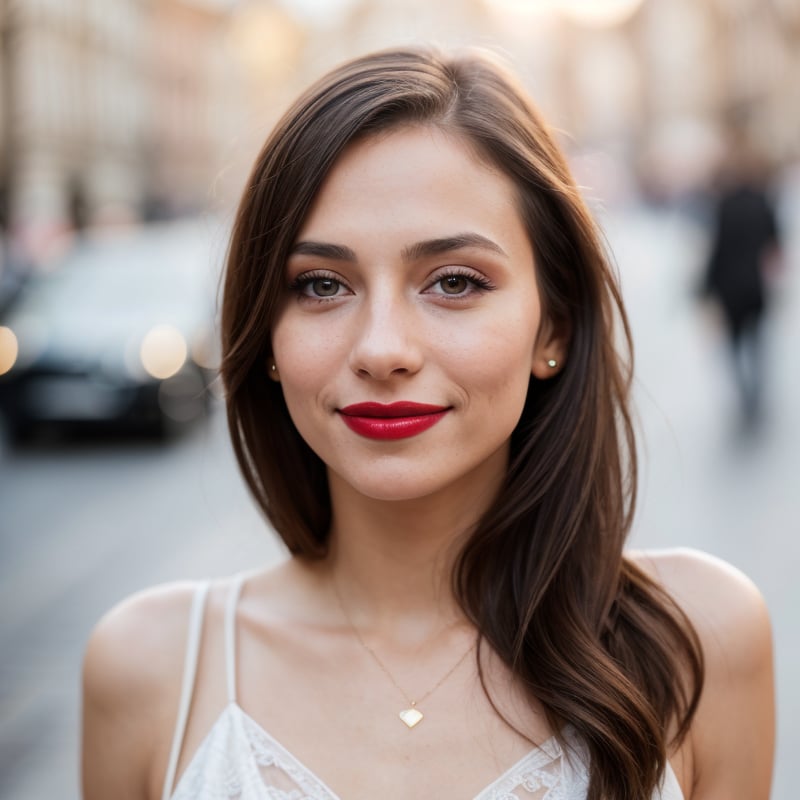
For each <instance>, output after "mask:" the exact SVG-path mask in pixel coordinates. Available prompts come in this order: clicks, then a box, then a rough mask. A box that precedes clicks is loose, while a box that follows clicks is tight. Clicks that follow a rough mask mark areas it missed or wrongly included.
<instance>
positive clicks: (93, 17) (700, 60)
mask: <svg viewBox="0 0 800 800" xmlns="http://www.w3.org/2000/svg"><path fill="white" fill-rule="evenodd" d="M430 41H434V42H437V43H441V44H444V45H465V44H466V45H478V46H483V47H488V48H491V49H493V50H495V51H498V52H499V53H501V54H502V55H503V56H505V57H506V58H507V59H508V60H509V61H510V62H511V63H512V65H513V66H514V68H515V69H516V70H517V72H518V73H519V74H520V75H521V77H522V79H523V80H524V82H525V83H526V84H527V86H528V88H529V89H530V91H531V93H532V95H533V97H534V98H535V99H536V101H537V103H538V104H539V106H540V107H541V109H542V111H543V112H544V114H545V115H546V117H547V118H548V119H549V120H550V121H551V122H552V124H553V126H554V127H555V128H556V129H557V131H558V135H559V137H560V139H561V142H562V144H563V146H564V148H565V149H566V151H567V153H568V155H569V159H570V161H571V164H572V167H573V169H574V172H575V174H576V176H577V178H578V181H579V183H580V184H581V185H582V186H583V187H584V191H585V193H586V196H587V199H588V201H589V202H590V204H591V206H592V208H593V210H594V211H595V213H596V215H597V217H598V219H599V221H600V223H601V224H602V226H603V228H604V230H605V233H606V236H607V238H608V241H609V246H610V248H611V250H612V252H613V254H614V259H615V261H616V263H617V265H618V268H619V272H620V276H621V281H622V287H623V294H624V296H625V299H626V302H627V305H628V310H629V313H630V317H631V323H632V327H633V335H634V340H635V344H636V375H637V380H636V389H635V392H636V402H637V409H638V415H639V427H640V431H641V439H640V458H641V464H642V482H641V490H640V503H639V512H638V515H637V518H636V524H635V530H634V533H633V544H634V545H635V546H641V547H644V546H647V547H670V546H691V547H697V548H701V549H703V550H706V551H709V552H711V553H714V554H716V555H718V556H720V557H722V558H725V559H726V560H728V561H730V562H731V563H733V564H734V565H736V566H737V567H739V568H740V569H742V570H744V571H745V572H746V573H747V574H749V575H750V576H751V577H752V578H753V579H754V580H755V581H756V583H757V584H758V585H759V586H760V588H761V589H762V591H763V592H764V594H765V596H766V598H767V602H768V604H769V606H770V608H771V612H772V617H773V624H774V632H775V644H776V658H777V665H776V669H777V679H778V713H779V735H778V752H777V762H776V775H775V783H774V791H773V798H774V799H775V800H793V798H795V797H796V796H797V790H796V780H795V779H794V777H793V774H792V765H793V756H794V754H796V753H797V752H798V750H800V722H798V720H800V688H798V682H797V675H800V624H799V623H800V581H798V569H799V568H800V522H799V521H798V520H800V483H799V482H798V480H799V476H800V456H798V453H800V417H799V415H800V359H798V356H797V353H798V350H800V4H798V2H797V0H458V1H457V0H440V2H437V3H431V2H423V1H422V0H240V2H236V1H235V0H230V1H227V2H226V0H0V428H1V430H2V435H0V442H2V443H1V444H0V797H3V798H15V799H17V800H44V798H53V797H59V798H67V800H70V799H71V798H77V797H78V796H79V789H78V762H77V750H78V738H79V710H78V702H79V674H80V660H81V655H82V650H83V647H84V644H85V641H86V637H87V636H88V633H89V631H90V629H91V626H92V625H93V624H94V622H95V621H96V620H97V618H98V617H99V616H100V615H101V614H102V613H103V612H104V611H105V610H106V609H107V608H108V607H109V606H111V605H112V604H113V603H115V602H116V601H118V600H119V599H121V598H122V597H123V596H125V595H126V594H128V593H130V592H132V591H135V590H137V589H140V588H142V587H144V586H147V585H149V584H152V583H155V582H159V581H164V580H173V579H183V578H197V577H207V576H214V575H222V574H226V573H229V572H232V571H235V570H238V569H242V568H245V567H249V566H252V565H253V564H256V563H260V562H262V561H271V560H275V559H277V558H280V557H281V555H282V550H281V547H280V546H279V545H278V544H277V542H276V538H275V536H274V535H273V534H272V533H270V532H269V531H268V530H267V528H266V526H265V524H264V523H263V522H262V521H261V520H260V518H259V516H258V514H257V513H256V512H255V511H254V509H253V505H252V503H251V501H250V500H249V498H248V497H247V495H246V493H245V491H244V489H243V488H242V486H241V481H240V479H239V476H238V474H237V472H236V469H235V465H234V461H233V458H232V455H231V451H230V447H229V445H228V442H227V438H226V431H225V421H224V414H223V413H222V409H221V405H220V401H219V392H218V386H217V383H216V381H215V375H214V369H215V366H216V364H217V359H218V344H217V341H216V328H215V322H216V317H217V289H218V280H219V275H220V270H221V264H222V261H223V259H224V253H225V247H226V236H227V231H228V229H229V225H230V221H231V219H232V217H233V213H234V209H235V204H236V201H237V199H238V194H239V193H240V191H241V189H242V186H243V183H244V181H245V179H246V175H247V172H248V170H249V168H250V165H251V164H252V162H253V160H254V158H255V155H256V153H257V151H258V148H259V147H260V145H261V143H262V142H263V140H264V138H265V136H266V134H267V132H268V131H269V129H270V126H271V125H272V124H273V123H274V121H275V120H276V118H277V116H278V115H279V114H280V113H281V112H282V111H283V109H284V108H285V107H286V105H287V103H288V102H289V101H290V100H291V99H292V98H293V96H294V95H295V94H296V93H297V92H298V91H299V90H300V89H301V88H303V87H304V86H305V85H307V84H308V83H309V82H310V81H311V80H312V79H313V78H315V77H317V76H318V75H319V74H320V73H322V72H323V71H324V70H325V69H326V68H328V67H330V66H332V65H333V64H335V63H337V62H339V61H341V60H343V59H345V58H347V57H350V56H352V55H356V54H360V53H363V52H366V51H369V50H373V49H377V48H380V47H384V46H389V45H395V44H402V43H407V42H430ZM731 702H736V698H731Z"/></svg>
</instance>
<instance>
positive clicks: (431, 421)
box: [339, 400, 450, 439]
mask: <svg viewBox="0 0 800 800" xmlns="http://www.w3.org/2000/svg"><path fill="white" fill-rule="evenodd" d="M449 410H450V409H449V407H447V406H432V405H429V404H428V403H411V402H408V401H406V400H401V401H399V402H397V403H389V404H388V405H384V404H382V403H353V405H350V406H345V407H344V408H340V409H339V414H341V417H342V420H344V423H345V425H347V427H348V428H350V430H352V431H355V432H356V433H357V434H359V435H360V436H366V437H367V438H368V439H406V438H408V437H410V436H416V435H417V434H419V433H422V432H423V431H426V430H428V428H432V427H433V426H434V425H435V424H436V423H437V422H438V421H439V420H440V419H441V418H442V417H443V416H444V415H445V414H446V413H447V412H448V411H449Z"/></svg>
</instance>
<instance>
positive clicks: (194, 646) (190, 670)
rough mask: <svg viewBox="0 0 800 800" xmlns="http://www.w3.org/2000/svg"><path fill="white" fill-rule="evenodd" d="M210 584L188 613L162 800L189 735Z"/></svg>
mask: <svg viewBox="0 0 800 800" xmlns="http://www.w3.org/2000/svg"><path fill="white" fill-rule="evenodd" d="M209 586H210V584H209V582H208V581H205V582H204V583H201V584H199V585H198V587H197V588H196V589H195V592H194V597H193V599H192V609H191V611H190V613H189V635H188V637H187V639H186V657H185V658H184V662H183V685H182V687H181V700H180V705H179V706H178V718H177V720H176V723H175V733H174V734H173V737H172V748H171V750H170V753H169V763H168V765H167V774H166V775H165V776H164V789H163V791H162V793H161V798H162V800H169V797H170V795H171V794H172V790H173V788H174V786H173V784H174V783H175V772H176V770H177V769H178V759H179V758H180V754H181V748H182V747H183V737H184V734H185V733H186V722H187V720H188V719H189V708H190V706H191V704H192V694H193V693H194V680H195V676H196V675H197V660H198V656H199V654H200V639H201V636H202V632H203V616H204V612H205V607H206V597H207V595H208V588H209Z"/></svg>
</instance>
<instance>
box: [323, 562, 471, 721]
mask: <svg viewBox="0 0 800 800" xmlns="http://www.w3.org/2000/svg"><path fill="white" fill-rule="evenodd" d="M331 583H332V584H333V591H334V592H335V594H336V599H337V600H338V601H339V608H341V610H342V614H343V615H344V618H345V619H346V620H347V624H348V625H349V626H350V629H351V630H352V631H353V633H354V634H355V637H356V639H357V640H358V643H359V644H360V645H361V646H362V647H363V648H364V649H365V650H366V651H367V652H368V653H369V654H370V655H371V656H372V658H373V660H374V661H375V663H376V664H377V665H378V666H379V667H380V668H381V671H382V672H383V673H384V675H386V677H387V678H388V679H389V680H390V681H391V682H392V686H394V688H395V689H397V691H398V692H400V694H401V695H403V699H404V700H405V701H406V704H407V706H408V707H407V708H404V709H402V710H401V711H400V713H399V714H398V715H397V716H399V717H400V719H401V720H402V721H403V723H404V724H405V725H406V727H407V728H413V727H414V726H415V725H417V724H419V723H420V722H422V720H423V719H424V717H425V715H424V714H423V713H422V712H421V711H420V710H419V708H418V707H417V706H418V704H419V703H423V702H425V700H427V699H428V698H429V697H430V696H431V695H432V694H433V693H434V692H435V691H436V690H437V689H438V688H439V687H440V686H441V685H442V684H443V683H444V682H445V681H446V680H447V679H448V678H449V677H450V676H451V675H452V674H453V673H454V672H455V671H456V670H457V669H458V668H459V667H460V666H461V664H462V663H463V661H464V659H465V658H466V657H467V656H468V655H469V654H470V653H471V652H472V650H473V648H474V647H475V644H474V643H473V644H471V645H470V646H469V648H468V649H467V651H466V652H465V653H464V655H462V656H461V658H459V659H458V661H456V663H455V664H453V666H452V667H450V669H449V670H447V672H445V674H444V675H442V677H441V678H439V680H438V681H437V683H436V684H435V685H434V686H433V687H432V688H430V689H428V691H427V692H425V694H423V695H422V697H420V698H419V700H412V699H411V698H410V697H409V696H408V695H407V694H406V692H405V691H404V690H403V688H402V686H400V684H399V683H398V682H397V681H396V680H395V677H394V675H392V673H391V671H390V670H389V668H388V667H387V666H386V664H384V663H383V661H381V659H380V657H379V656H378V654H377V653H376V652H375V651H374V650H373V649H372V648H371V647H370V646H369V645H368V644H367V643H366V642H365V641H364V640H363V639H362V638H361V634H360V633H359V632H358V628H356V626H355V624H354V623H353V620H352V619H350V615H349V614H348V613H347V610H346V609H345V607H344V603H343V602H342V596H341V595H340V594H339V587H338V586H337V585H336V581H335V580H333V578H331Z"/></svg>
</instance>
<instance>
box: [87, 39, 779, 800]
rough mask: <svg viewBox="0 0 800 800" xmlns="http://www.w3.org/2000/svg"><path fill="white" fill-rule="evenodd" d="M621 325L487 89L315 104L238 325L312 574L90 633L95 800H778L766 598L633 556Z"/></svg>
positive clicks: (240, 249) (597, 265)
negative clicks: (617, 342)
mask: <svg viewBox="0 0 800 800" xmlns="http://www.w3.org/2000/svg"><path fill="white" fill-rule="evenodd" d="M614 312H616V313H617V315H618V317H617V318H618V319H620V320H621V321H622V326H621V330H622V331H623V332H624V333H625V334H626V337H627V327H626V326H625V322H624V314H623V312H622V308H621V306H620V298H619V294H618V290H617V288H616V285H615V283H614V280H613V277H612V274H611V272H610V271H609V267H608V264H607V262H606V260H605V258H604V255H603V252H602V249H601V247H600V244H599V242H598V234H597V231H596V229H595V227H594V225H593V223H592V222H591V219H590V217H589V215H588V214H587V211H586V209H585V207H584V205H583V203H582V201H581V198H580V195H579V192H578V191H577V189H576V187H575V184H574V183H573V181H572V179H571V178H570V176H569V173H568V171H567V168H566V166H565V163H564V160H563V158H562V156H561V155H560V153H559V151H558V149H557V147H556V145H555V144H554V142H553V139H552V138H551V136H550V134H549V133H548V131H547V129H546V128H545V126H544V125H543V123H542V122H541V120H540V119H539V117H538V116H537V114H536V113H535V111H534V110H533V109H532V107H531V105H530V102H529V101H528V100H527V98H526V97H525V95H524V94H523V92H522V91H521V90H520V89H519V87H518V86H517V85H516V84H515V83H514V81H513V80H512V79H511V78H510V77H509V76H507V75H506V74H505V72H504V71H503V70H502V69H501V68H499V67H498V66H497V65H495V64H494V63H493V62H492V61H491V60H490V59H489V58H487V57H485V56H481V55H475V54H471V55H470V54H468V55H463V56H453V57H451V56H447V55H442V54H438V53H434V52H427V51H416V50H410V51H401V52H386V53H380V54H377V55H372V56H367V57H365V58H362V59H358V60H356V61H353V62H352V63H349V64H346V65H344V66H342V67H340V68H339V69H337V70H335V71H333V72H332V73H331V74H330V75H328V76H327V77H325V78H323V79H322V80H321V81H320V82H319V83H318V84H316V85H315V86H313V87H312V88H311V89H310V90H309V91H308V92H307V93H306V94H305V95H303V96H302V97H301V98H300V99H299V100H298V101H297V103H296V104H295V106H294V107H293V108H292V109H290V110H289V111H288V113H287V114H286V115H285V116H284V118H283V120H282V121H281V122H280V123H279V124H278V126H277V128H276V130H275V131H274V132H273V134H272V135H271V137H270V138H269V140H268V141H267V143H266V145H265V147H264V149H263V151H262V153H261V154H260V155H259V157H258V160H257V162H256V165H255V169H254V171H253V174H252V176H251V178H250V180H249V182H248V185H247V189H246V191H245V194H244V198H243V200H242V203H241V206H240V209H239V213H238V216H237V219H236V223H235V228H234V232H233V238H232V242H231V247H230V254H229V259H228V268H227V277H226V285H225V299H224V307H223V345H224V361H223V367H222V373H223V379H224V381H225V386H226V390H227V407H228V419H229V424H230V430H231V434H232V438H233V443H234V447H235V449H236V453H237V456H238V458H239V463H240V465H241V468H242V470H243V473H244V475H245V478H246V479H247V482H248V484H249V486H250V488H251V490H252V492H253V494H254V496H255V498H256V500H257V502H258V503H259V505H260V506H261V508H262V509H263V510H264V512H265V514H266V515H267V517H268V518H269V520H270V521H271V522H272V524H273V525H274V527H275V528H276V530H277V531H278V532H279V533H280V535H281V536H282V537H283V539H284V541H285V542H286V544H287V546H288V548H289V550H290V552H291V554H292V557H291V558H290V559H289V560H288V561H287V562H286V563H284V564H282V565H280V566H279V567H277V568H276V569H272V570H268V571H256V572H253V573H251V574H248V575H247V576H245V577H238V578H235V579H233V580H230V581H217V582H214V583H213V584H212V585H211V587H210V589H208V591H207V593H206V588H207V587H205V586H200V587H195V586H191V585H184V584H180V585H173V586H168V587H165V588H160V589H156V590H152V591H150V592H147V593H144V594H142V595H139V596H137V597H135V598H133V599H131V600H129V601H127V602H125V603H123V604H122V605H121V606H120V607H119V608H117V609H116V610H115V611H113V612H112V613H111V614H110V615H108V616H107V617H106V618H105V619H104V620H103V621H102V622H101V623H100V625H99V626H98V628H97V630H96V631H95V633H94V634H93V637H92V640H91V642H90V644H89V648H88V653H87V657H86V663H85V711H84V750H83V768H84V776H83V782H84V791H85V797H86V798H87V800H94V798H101V797H102V798H107V797H114V798H118V799H119V798H137V799H138V798H158V797H164V798H169V797H173V798H176V800H177V799H181V800H183V798H196V797H202V798H229V797H230V798H234V797H235V798H247V799H248V800H249V798H267V797H268V798H283V799H286V798H293V799H294V798H314V800H335V798H337V797H339V798H347V800H351V798H352V799H354V800H355V799H356V798H378V797H379V798H390V799H391V798H429V797H437V798H442V797H447V798H467V797H476V798H480V800H489V798H503V800H510V799H511V798H518V799H520V800H521V799H522V798H526V799H527V800H543V799H544V798H549V799H550V800H553V798H591V800H599V798H604V800H606V799H608V800H623V799H624V800H634V799H635V800H642V799H643V798H660V799H661V800H678V798H684V800H690V799H691V800H703V799H704V798H706V799H708V800H710V798H726V800H735V798H741V800H745V798H746V799H747V800H756V799H757V798H767V796H768V792H769V781H770V770H771V760H772V728H773V719H772V683H771V680H772V678H771V674H772V669H771V646H770V634H769V623H768V620H767V616H766V612H765V610H764V606H763V603H762V601H761V598H760V596H759V594H758V592H757V591H756V589H755V588H754V587H753V586H752V585H751V584H750V583H749V582H748V581H747V579H745V578H744V577H743V576H742V575H740V574H739V573H738V572H736V571H734V570H733V569H731V568H730V567H728V566H726V565H724V564H721V563H720V562H717V561H715V560H713V559H711V558H708V557H704V556H701V555H698V554H694V553H688V552H671V553H662V554H638V555H636V554H626V555H623V552H622V550H623V544H624V540H625V536H626V533H627V531H628V529H629V526H630V521H631V513H632V500H633V497H634V494H635V474H636V473H635V454H634V452H633V440H632V432H631V425H630V419H629V416H628V411H627V397H628V385H629V380H630V376H629V372H628V370H627V369H626V368H625V366H624V365H623V362H622V361H621V359H620V358H619V357H618V356H617V354H616V352H615V350H614V347H613V343H612V330H613V328H614V325H615V316H614ZM187 626H188V630H189V633H188V635H187ZM704 673H705V679H704V677H703V676H704ZM176 719H177V724H176Z"/></svg>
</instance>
